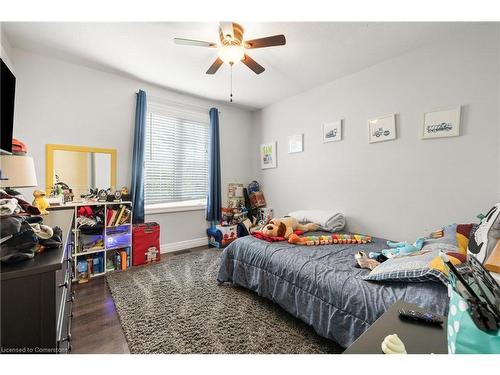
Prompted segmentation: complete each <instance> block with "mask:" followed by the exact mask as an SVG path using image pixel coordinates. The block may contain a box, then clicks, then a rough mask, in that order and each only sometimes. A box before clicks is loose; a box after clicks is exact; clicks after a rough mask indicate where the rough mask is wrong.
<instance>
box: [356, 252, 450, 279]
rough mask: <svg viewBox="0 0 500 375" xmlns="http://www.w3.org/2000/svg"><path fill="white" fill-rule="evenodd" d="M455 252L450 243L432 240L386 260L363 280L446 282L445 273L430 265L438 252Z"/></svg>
mask: <svg viewBox="0 0 500 375" xmlns="http://www.w3.org/2000/svg"><path fill="white" fill-rule="evenodd" d="M440 251H442V252H444V253H448V252H457V251H458V247H457V246H456V245H453V244H450V243H443V242H433V243H430V244H427V245H425V246H424V247H423V248H422V250H420V251H419V252H416V253H413V254H410V255H406V256H401V257H395V258H391V259H388V260H386V261H385V262H383V263H381V264H380V265H379V266H377V267H375V268H374V269H373V271H371V272H370V273H369V274H368V275H366V276H363V277H362V279H363V280H369V281H399V282H426V281H438V282H439V281H440V282H443V283H444V284H447V283H448V277H447V275H446V274H445V273H444V272H442V271H441V270H439V269H436V268H435V267H432V266H431V262H432V261H433V260H434V259H435V258H436V257H437V256H439V252H440Z"/></svg>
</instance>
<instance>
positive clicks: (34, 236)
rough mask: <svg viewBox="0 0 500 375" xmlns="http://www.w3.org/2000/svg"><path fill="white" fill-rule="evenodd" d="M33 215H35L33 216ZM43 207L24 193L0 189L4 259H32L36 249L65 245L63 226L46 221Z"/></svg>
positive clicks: (0, 252)
mask: <svg viewBox="0 0 500 375" xmlns="http://www.w3.org/2000/svg"><path fill="white" fill-rule="evenodd" d="M30 215H32V216H30ZM37 215H40V210H38V208H37V207H34V206H32V205H31V204H29V203H28V202H26V201H25V200H24V199H22V197H21V196H13V195H10V194H8V193H7V192H6V191H5V190H0V234H1V239H0V244H1V246H0V261H1V262H2V263H16V262H19V261H22V260H25V259H31V258H33V257H34V256H35V252H36V251H42V250H43V249H50V248H57V247H59V246H61V245H62V230H61V228H59V227H55V228H51V227H50V226H48V225H44V224H43V218H42V217H41V216H37Z"/></svg>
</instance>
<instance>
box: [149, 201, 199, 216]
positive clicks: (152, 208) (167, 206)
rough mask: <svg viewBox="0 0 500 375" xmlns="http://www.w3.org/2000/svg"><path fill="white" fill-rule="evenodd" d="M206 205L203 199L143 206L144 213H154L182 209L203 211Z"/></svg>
mask: <svg viewBox="0 0 500 375" xmlns="http://www.w3.org/2000/svg"><path fill="white" fill-rule="evenodd" d="M206 207H207V205H206V203H205V202H204V201H203V202H201V201H186V202H175V203H158V204H151V205H149V206H146V207H144V213H145V214H146V215H154V214H163V213H172V212H183V211H203V210H205V208H206Z"/></svg>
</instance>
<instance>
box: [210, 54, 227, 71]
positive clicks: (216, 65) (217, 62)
mask: <svg viewBox="0 0 500 375" xmlns="http://www.w3.org/2000/svg"><path fill="white" fill-rule="evenodd" d="M223 63H224V62H223V61H222V60H221V59H219V58H218V57H217V60H215V61H214V63H213V64H212V65H211V66H210V68H208V70H207V74H215V72H217V70H219V68H220V67H221V65H222V64H223Z"/></svg>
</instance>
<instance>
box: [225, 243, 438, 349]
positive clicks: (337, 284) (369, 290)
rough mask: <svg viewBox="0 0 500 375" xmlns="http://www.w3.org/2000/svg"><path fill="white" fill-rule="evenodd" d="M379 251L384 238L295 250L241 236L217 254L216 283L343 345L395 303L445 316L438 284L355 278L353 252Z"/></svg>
mask: <svg viewBox="0 0 500 375" xmlns="http://www.w3.org/2000/svg"><path fill="white" fill-rule="evenodd" d="M385 247H386V246H385V240H382V239H377V238H375V239H374V241H373V242H372V243H369V244H364V245H358V244H356V245H354V244H349V245H323V246H296V245H290V244H288V243H287V242H274V243H269V242H266V241H262V240H259V239H257V238H254V237H252V236H247V237H243V238H239V239H237V240H236V241H234V242H233V243H231V244H230V245H229V246H228V247H227V248H226V249H224V251H223V252H222V255H221V264H220V269H219V274H218V281H219V282H232V283H234V284H236V285H240V286H243V287H245V288H248V289H251V290H253V291H255V292H257V293H258V294H259V295H261V296H264V297H266V298H268V299H270V300H271V301H273V302H275V303H277V304H279V305H280V306H281V307H282V308H283V309H285V310H286V311H288V312H289V313H290V314H292V315H294V316H296V317H297V318H299V319H301V320H303V321H304V322H306V323H308V324H309V325H311V326H313V327H314V329H315V330H316V332H317V333H318V334H320V335H321V336H324V337H327V338H329V339H332V340H334V341H336V342H337V343H339V344H340V345H342V346H344V347H347V346H349V345H350V344H351V343H352V342H353V341H354V340H355V339H356V338H357V337H358V336H360V335H361V334H362V333H363V332H364V331H365V330H367V329H368V327H369V326H370V325H371V324H372V323H373V322H374V321H375V320H376V319H377V318H378V317H379V316H380V315H382V314H383V313H384V312H385V311H386V310H387V309H388V308H389V307H390V306H391V305H392V304H393V303H394V302H396V301H397V300H404V301H406V302H409V303H413V304H416V305H418V306H421V307H423V308H426V309H428V310H430V311H432V312H435V313H439V314H446V313H447V309H448V297H447V292H446V287H445V286H444V285H443V284H441V283H438V282H425V283H394V282H392V283H381V282H373V281H365V280H362V279H361V278H360V277H361V276H363V275H366V274H367V273H368V272H369V271H368V270H365V269H360V268H355V267H354V266H355V264H356V261H355V259H354V254H355V253H356V252H357V251H364V252H366V253H367V254H368V253H369V252H370V251H379V250H381V249H383V248H385Z"/></svg>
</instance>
